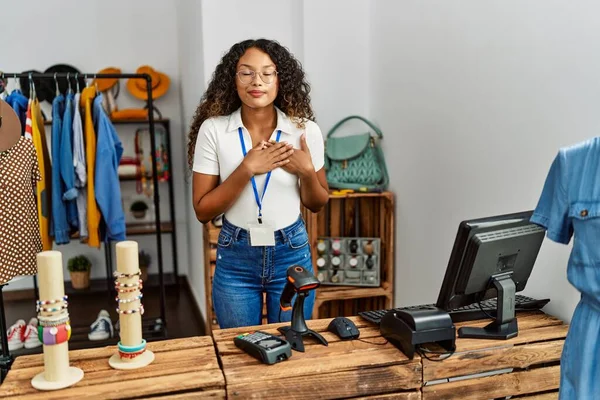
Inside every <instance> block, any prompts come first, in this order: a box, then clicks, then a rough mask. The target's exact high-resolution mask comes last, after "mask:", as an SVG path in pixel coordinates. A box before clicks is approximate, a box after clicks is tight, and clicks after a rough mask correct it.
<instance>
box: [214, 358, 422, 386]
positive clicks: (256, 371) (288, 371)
mask: <svg viewBox="0 0 600 400" xmlns="http://www.w3.org/2000/svg"><path fill="white" fill-rule="evenodd" d="M311 350H312V351H311V352H310V354H309V353H308V352H306V353H304V354H303V356H304V357H300V356H299V355H298V354H293V355H292V358H291V359H290V361H289V362H284V363H280V364H278V365H277V368H275V369H273V368H269V366H266V365H264V364H262V365H261V364H260V363H254V362H252V363H247V364H245V365H239V363H238V361H237V360H236V358H240V356H225V357H221V360H222V363H223V373H224V374H225V379H226V380H227V383H228V384H241V383H249V382H252V381H254V380H256V377H257V376H263V375H268V376H269V378H270V379H280V378H281V379H288V378H289V377H290V376H298V377H299V376H310V375H314V374H324V373H336V372H340V371H350V370H356V369H361V370H363V369H365V368H374V367H379V366H382V365H396V364H402V365H401V367H402V368H404V369H406V370H407V371H413V370H415V369H418V370H419V374H421V372H420V371H421V363H420V359H418V358H415V359H414V360H411V361H409V360H407V359H406V357H405V356H404V354H402V353H401V352H400V350H397V349H395V348H394V349H385V350H379V349H372V350H370V351H355V352H348V353H346V354H340V353H337V352H336V353H335V354H332V355H329V357H327V356H323V354H322V353H320V354H319V353H318V352H315V351H314V350H315V349H311ZM248 357H249V356H248ZM248 360H249V359H248ZM409 388H410V387H406V389H409Z"/></svg>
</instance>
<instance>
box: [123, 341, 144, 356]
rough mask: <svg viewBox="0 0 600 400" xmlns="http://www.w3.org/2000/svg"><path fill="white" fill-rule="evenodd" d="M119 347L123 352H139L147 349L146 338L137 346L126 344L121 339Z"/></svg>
mask: <svg viewBox="0 0 600 400" xmlns="http://www.w3.org/2000/svg"><path fill="white" fill-rule="evenodd" d="M117 347H118V348H119V351H121V352H123V353H137V352H138V351H143V350H145V349H146V339H142V343H141V344H139V345H137V346H125V345H122V344H121V342H120V341H119V343H117Z"/></svg>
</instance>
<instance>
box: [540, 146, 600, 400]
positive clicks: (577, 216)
mask: <svg viewBox="0 0 600 400" xmlns="http://www.w3.org/2000/svg"><path fill="white" fill-rule="evenodd" d="M598 182H600V137H597V138H594V139H591V140H588V141H585V142H582V143H579V144H576V145H573V146H570V147H567V148H564V149H561V150H560V151H559V153H558V155H557V156H556V158H555V159H554V161H553V163H552V165H551V167H550V170H549V172H548V176H547V177H546V181H545V183H544V186H543V190H542V194H541V196H540V199H539V201H538V204H537V207H536V209H535V212H534V214H533V216H532V217H531V220H532V221H533V222H534V223H537V224H538V225H541V226H543V227H544V228H545V229H546V232H547V236H548V238H549V239H550V240H552V241H554V242H557V243H562V244H568V243H569V242H571V239H573V247H572V249H571V255H570V257H569V261H568V265H567V279H568V280H569V282H570V283H571V284H572V285H573V286H574V287H575V288H576V289H577V290H578V291H579V292H580V293H581V300H580V301H579V304H578V305H577V307H576V308H575V312H574V313H573V318H572V319H571V323H570V326H569V332H568V333H567V338H566V340H565V344H564V348H563V353H562V357H561V362H560V371H561V378H560V390H559V398H560V399H589V398H598V394H599V393H600V368H599V367H598V355H599V354H600V341H599V340H598V338H599V337H600V246H599V245H598V244H599V242H598V240H599V238H600V185H599V184H598ZM594 393H596V395H594Z"/></svg>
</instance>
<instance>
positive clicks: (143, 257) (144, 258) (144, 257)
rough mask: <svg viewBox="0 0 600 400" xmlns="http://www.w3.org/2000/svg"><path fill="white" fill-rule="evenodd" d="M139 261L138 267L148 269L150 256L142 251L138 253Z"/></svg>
mask: <svg viewBox="0 0 600 400" xmlns="http://www.w3.org/2000/svg"><path fill="white" fill-rule="evenodd" d="M139 259H140V267H148V266H149V265H150V261H152V257H150V254H148V253H146V252H145V251H144V250H142V251H140V254H139Z"/></svg>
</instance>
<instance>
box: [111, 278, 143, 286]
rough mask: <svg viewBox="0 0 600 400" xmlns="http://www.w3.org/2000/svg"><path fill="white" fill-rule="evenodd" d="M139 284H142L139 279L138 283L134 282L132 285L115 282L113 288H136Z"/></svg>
mask: <svg viewBox="0 0 600 400" xmlns="http://www.w3.org/2000/svg"><path fill="white" fill-rule="evenodd" d="M141 284H142V280H141V279H138V281H137V282H134V283H121V282H117V281H115V287H121V288H137V287H138V286H140V285H141Z"/></svg>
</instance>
